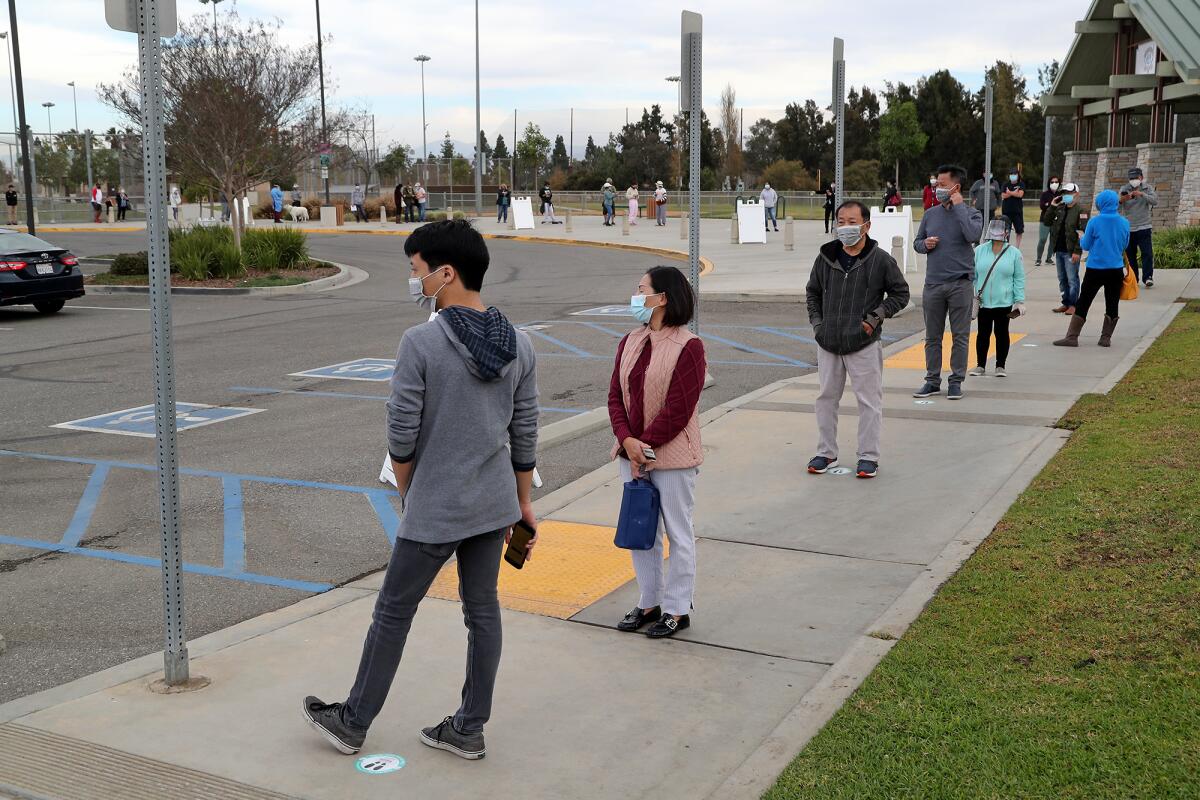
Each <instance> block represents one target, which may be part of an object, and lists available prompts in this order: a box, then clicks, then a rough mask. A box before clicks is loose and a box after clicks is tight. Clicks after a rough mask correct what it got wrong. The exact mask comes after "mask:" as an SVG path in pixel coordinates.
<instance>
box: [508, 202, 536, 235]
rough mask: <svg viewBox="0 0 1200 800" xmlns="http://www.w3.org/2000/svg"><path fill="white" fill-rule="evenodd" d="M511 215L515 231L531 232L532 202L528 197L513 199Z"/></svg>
mask: <svg viewBox="0 0 1200 800" xmlns="http://www.w3.org/2000/svg"><path fill="white" fill-rule="evenodd" d="M512 213H513V227H514V228H515V229H517V230H521V229H523V228H528V229H529V230H533V202H532V201H531V200H530V199H529V198H528V197H514V198H513V206H512Z"/></svg>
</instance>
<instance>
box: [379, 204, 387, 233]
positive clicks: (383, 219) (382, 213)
mask: <svg viewBox="0 0 1200 800" xmlns="http://www.w3.org/2000/svg"><path fill="white" fill-rule="evenodd" d="M384 225H387V206H385V205H384V204H383V203H380V204H379V227H381V228H382V227H383V226H384Z"/></svg>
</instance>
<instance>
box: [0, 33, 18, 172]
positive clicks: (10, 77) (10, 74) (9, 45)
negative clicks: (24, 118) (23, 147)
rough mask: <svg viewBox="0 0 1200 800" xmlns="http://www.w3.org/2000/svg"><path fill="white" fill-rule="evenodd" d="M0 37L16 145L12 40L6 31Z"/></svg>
mask: <svg viewBox="0 0 1200 800" xmlns="http://www.w3.org/2000/svg"><path fill="white" fill-rule="evenodd" d="M0 39H3V40H4V48H5V50H7V51H8V61H7V62H6V63H7V64H8V99H9V102H10V103H11V104H12V112H13V136H14V137H15V138H16V139H17V142H18V147H19V143H20V141H21V139H20V134H19V133H18V132H17V130H18V129H17V99H16V96H17V92H16V89H14V88H13V71H12V42H10V41H9V40H8V31H0ZM13 174H14V175H15V174H17V164H16V162H15V161H14V162H13Z"/></svg>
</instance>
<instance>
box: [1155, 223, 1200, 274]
mask: <svg viewBox="0 0 1200 800" xmlns="http://www.w3.org/2000/svg"><path fill="white" fill-rule="evenodd" d="M1197 267H1200V225H1190V226H1188V227H1186V228H1171V229H1169V230H1162V231H1155V233H1154V268H1155V269H1195V268H1197Z"/></svg>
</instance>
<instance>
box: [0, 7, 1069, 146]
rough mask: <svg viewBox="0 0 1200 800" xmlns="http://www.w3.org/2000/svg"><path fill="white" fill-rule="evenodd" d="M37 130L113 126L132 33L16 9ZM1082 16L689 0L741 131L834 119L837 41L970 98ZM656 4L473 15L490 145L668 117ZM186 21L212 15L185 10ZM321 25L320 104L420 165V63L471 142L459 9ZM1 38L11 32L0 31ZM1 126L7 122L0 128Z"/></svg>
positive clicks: (869, 60)
mask: <svg viewBox="0 0 1200 800" xmlns="http://www.w3.org/2000/svg"><path fill="white" fill-rule="evenodd" d="M17 6H18V12H19V14H20V17H19V24H20V26H21V27H20V39H21V45H22V55H23V59H22V62H23V66H24V76H25V99H26V110H27V113H28V115H29V117H28V118H29V120H30V124H32V125H33V126H34V128H35V130H37V131H38V132H41V131H43V130H45V127H46V124H47V120H46V113H45V112H46V109H44V108H42V107H41V104H42V103H43V102H46V101H51V102H54V103H56V106H55V107H54V108H53V109H51V112H52V117H51V124H52V126H53V129H54V130H56V131H57V130H62V129H64V128H70V127H73V126H74V119H73V108H72V99H71V89H70V87H68V86H67V85H66V84H67V82H68V81H72V80H74V81H76V82H77V84H78V90H79V124H80V126H81V127H83V128H88V127H90V128H93V129H99V130H104V129H106V128H108V127H109V126H110V125H112V124H114V122H115V119H114V117H113V115H112V114H111V112H110V111H109V110H108V109H107V108H105V107H104V106H102V105H101V104H100V103H98V102H97V100H96V95H95V86H96V84H97V83H98V82H100V81H111V80H114V79H116V78H117V77H119V75H120V74H121V72H122V71H123V70H124V69H125V68H126V67H127V66H129V65H132V64H133V63H134V60H135V56H136V41H135V40H136V37H135V36H134V35H133V34H128V33H120V32H117V31H112V30H110V29H109V28H108V27H107V26H106V24H105V22H104V13H103V2H102V0H54V1H53V2H41V3H31V2H27V0H18V2H17ZM231 6H236V9H237V11H238V13H239V14H241V15H242V16H244V17H263V18H278V19H279V20H281V21H282V23H283V29H282V31H281V39H282V41H283V42H284V43H287V44H292V45H299V44H303V43H306V42H307V43H311V42H314V41H315V37H316V28H315V14H314V10H313V3H312V2H309V1H308V0H223V1H222V2H221V3H220V6H219V8H220V9H221V11H222V12H224V11H225V10H227V9H229V8H230V7H231ZM1087 6H1088V2H1086V0H1006V2H1004V3H999V4H989V5H987V6H980V5H979V4H976V3H969V2H948V3H947V2H943V3H927V2H915V3H914V2H891V1H889V2H883V1H882V0H859V2H845V1H844V0H842V1H841V2H838V1H837V0H770V2H768V1H767V0H737V2H730V0H720V1H718V0H691V2H689V4H688V5H687V6H686V7H687V8H689V9H690V10H693V11H698V12H700V13H702V14H703V15H704V29H705V37H704V66H705V70H704V105H705V108H706V109H708V111H709V113H710V115H712V114H714V112H715V108H716V106H717V104H718V97H719V94H720V91H721V89H722V88H723V87H724V86H725V84H726V83H730V84H732V85H733V87H734V88H735V89H736V91H737V98H738V104H739V105H740V106H743V107H744V108H745V109H746V110H745V126H746V128H747V129H749V127H750V125H751V123H752V122H753V121H754V120H756V119H757V118H758V117H760V116H770V117H777V116H779V115H781V113H782V110H783V107H784V105H786V104H787V103H789V102H793V101H803V100H804V99H806V98H810V97H811V98H813V99H814V100H817V101H818V102H819V103H820V104H821V105H822V106H824V105H827V104H828V103H829V95H830V69H829V62H830V58H831V55H830V54H831V47H832V43H831V39H832V37H833V36H841V37H842V38H844V39H845V40H846V68H847V81H848V82H849V83H850V84H852V85H860V84H863V83H866V84H868V85H870V86H872V87H874V88H882V86H883V82H884V81H885V80H891V81H909V82H911V81H914V80H915V79H916V78H917V77H919V76H921V75H924V74H928V73H930V72H933V71H935V70H938V69H942V68H947V69H949V70H950V71H951V72H953V73H954V74H955V75H956V76H957V77H958V78H959V79H960V80H962V81H963V82H964V83H966V84H967V85H968V86H971V87H973V88H974V87H978V86H979V84H980V83H981V82H982V79H983V69H984V67H985V66H986V65H988V64H990V63H992V62H994V61H995V60H997V59H1006V60H1011V61H1015V62H1016V63H1018V64H1019V65H1020V66H1021V67H1022V69H1023V70H1024V72H1025V75H1026V76H1027V78H1028V79H1029V86H1030V89H1031V90H1032V91H1035V90H1036V88H1037V80H1036V74H1037V66H1038V65H1039V64H1042V63H1044V62H1047V61H1049V60H1051V59H1054V58H1058V59H1059V60H1061V59H1062V58H1063V56H1064V55H1065V54H1066V52H1067V49H1068V48H1069V47H1070V44H1071V41H1072V39H1073V36H1074V22H1075V20H1076V19H1081V18H1082V17H1083V15H1084V14H1085V13H1086V10H1087ZM683 7H684V6H680V5H676V4H673V3H666V2H661V1H660V0H604V2H597V1H596V0H506V2H497V1H496V0H481V2H480V36H481V38H480V53H481V58H482V109H483V111H482V114H483V117H482V118H483V125H482V127H483V129H484V130H485V131H487V133H488V138H489V140H491V141H494V140H495V134H496V133H497V132H503V131H507V133H505V139H506V140H509V139H511V138H512V127H513V109H514V108H515V109H518V112H517V113H518V122H519V125H520V127H521V128H524V126H525V123H526V122H527V121H528V120H529V119H531V118H532V119H533V120H534V121H536V122H538V123H539V124H541V125H542V127H543V130H544V131H545V132H546V133H547V134H548V135H549V136H550V137H551V138H553V136H554V134H555V133H562V134H563V135H564V136H566V135H567V134H568V131H569V111H568V109H569V108H570V107H572V106H573V107H575V108H576V112H575V114H576V119H575V147H576V151H577V153H581V152H582V149H583V144H584V142H585V141H586V140H587V135H588V134H589V133H591V134H593V135H595V136H596V138H597V141H601V140H603V139H604V138H606V137H607V134H608V131H609V130H614V129H616V128H618V127H619V126H620V124H621V123H623V122H624V109H625V108H626V107H628V108H629V109H630V115H631V116H632V115H635V114H639V113H640V109H641V108H642V106H644V105H649V104H651V103H656V102H657V103H660V104H662V105H663V107H664V110H665V111H666V112H667V113H668V114H670V113H673V112H674V108H675V104H676V89H675V85H674V84H671V83H668V82H667V81H666V80H665V78H666V76H668V75H675V74H678V72H679V11H680V9H681V8H683ZM178 9H179V13H180V15H181V16H186V15H190V14H192V13H198V14H205V15H206V16H207V18H209V19H211V16H212V11H211V9H212V6H211V5H202V4H201V3H200V2H199V0H178ZM322 12H323V16H322V25H323V29H324V32H325V34H326V35H327V36H331V37H332V41H331V42H329V44H328V46H327V47H326V49H325V67H326V71H327V75H328V76H329V77H330V78H331V80H332V92H331V94H330V102H333V103H345V104H350V105H354V106H359V107H366V108H368V109H369V110H370V111H372V112H373V113H374V114H375V115H376V130H377V138H378V141H379V146H380V147H381V148H383V147H385V146H386V145H387V144H388V143H390V142H392V141H394V140H400V141H404V142H407V143H409V144H410V145H412V146H413V147H414V149H415V150H416V152H417V154H418V155H420V152H421V87H420V80H419V77H418V76H419V73H418V65H417V64H416V63H415V62H414V61H413V60H412V58H413V56H415V55H417V54H418V53H424V54H427V55H429V56H430V57H432V59H433V60H432V61H430V62H429V63H428V64H426V74H425V92H426V114H427V118H428V124H429V127H428V130H429V134H428V137H429V148H430V150H431V151H432V150H433V149H434V148H435V142H438V141H440V140H441V138H442V136H443V135H444V133H445V132H446V131H447V130H449V131H450V133H451V136H452V137H453V138H454V139H455V140H457V141H467V140H470V139H471V138H472V131H473V129H474V116H475V111H474V100H475V85H474V77H475V73H474V15H473V4H472V3H471V2H468V1H467V0H438V1H437V2H432V3H430V2H413V0H326V2H325V3H324V5H323V7H322ZM0 20H3V21H0V28H4V29H7V22H6V20H7V17H6V16H3V15H0ZM4 127H5V128H10V127H11V122H10V123H9V124H8V125H5V126H4Z"/></svg>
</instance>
